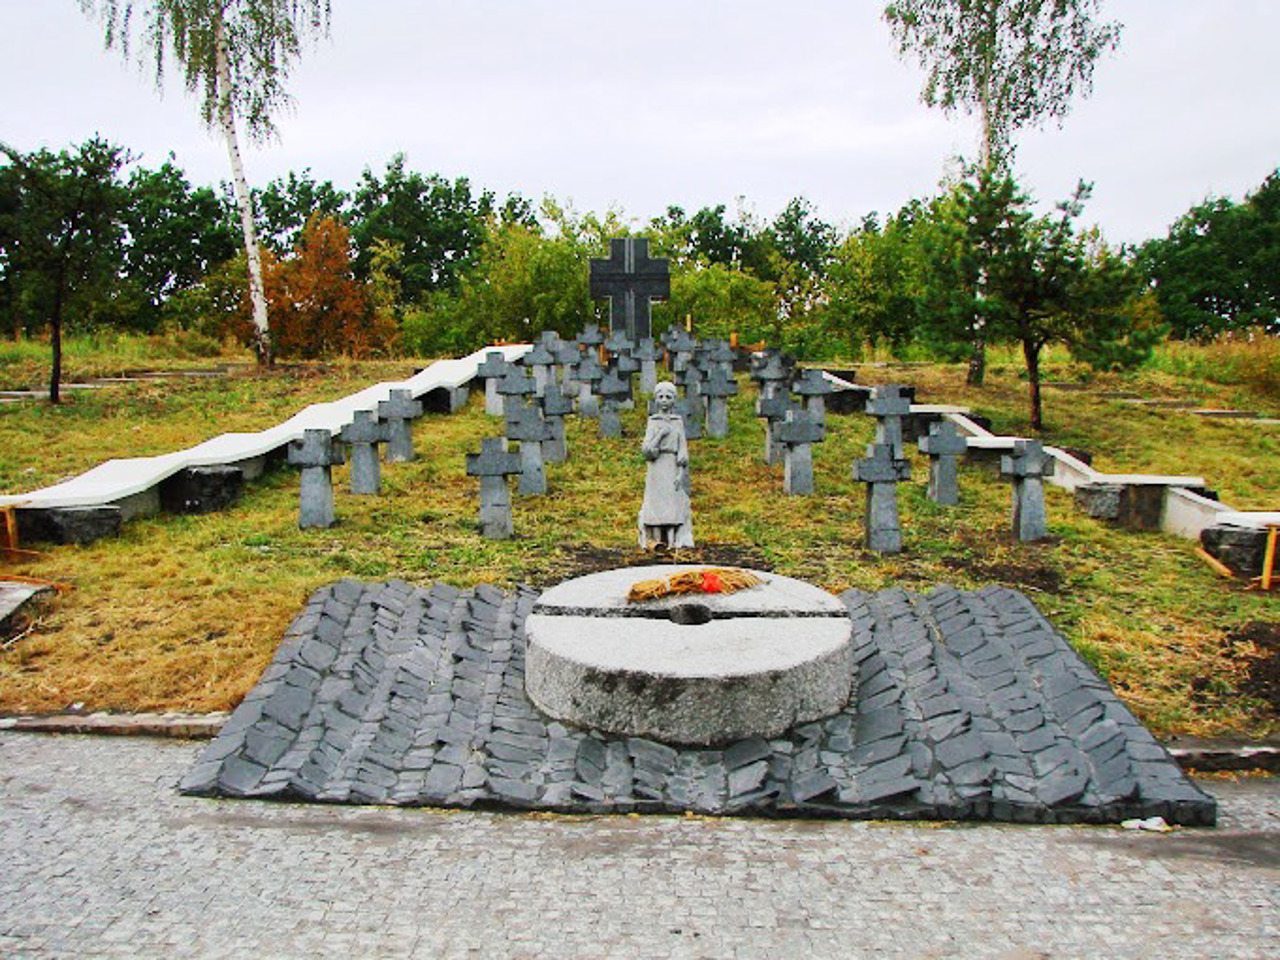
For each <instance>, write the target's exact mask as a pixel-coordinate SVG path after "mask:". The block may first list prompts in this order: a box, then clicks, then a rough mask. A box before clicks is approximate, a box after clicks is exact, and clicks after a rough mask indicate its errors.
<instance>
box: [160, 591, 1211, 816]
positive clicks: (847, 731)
mask: <svg viewBox="0 0 1280 960" xmlns="http://www.w3.org/2000/svg"><path fill="white" fill-rule="evenodd" d="M537 597H538V594H537V592H536V591H534V590H532V589H529V588H523V587H522V588H518V589H515V590H512V591H509V592H504V591H502V590H499V589H497V588H495V587H492V586H488V585H481V586H478V587H476V588H475V589H472V590H465V591H464V590H458V589H456V588H454V587H450V586H445V585H440V584H437V585H435V586H432V587H430V588H429V589H424V588H421V587H415V586H412V585H410V584H407V583H404V582H400V581H390V582H387V583H380V584H361V583H356V582H354V581H348V580H344V581H340V582H338V583H335V584H333V585H331V586H329V587H324V588H322V589H320V590H318V591H317V592H316V593H315V594H314V595H313V596H312V597H311V599H310V600H309V601H308V602H307V604H306V606H305V607H304V609H303V611H302V612H301V613H300V614H299V616H298V617H297V618H296V619H295V620H294V622H293V624H292V625H291V626H290V627H289V629H288V631H287V633H286V636H285V638H284V641H283V642H282V643H281V645H280V648H279V649H278V650H277V652H276V655H275V658H274V659H273V661H272V663H271V664H270V665H269V666H268V668H267V670H266V671H265V672H264V673H263V676H262V679H261V680H260V681H259V683H258V685H257V687H255V688H254V690H253V691H251V693H250V694H249V696H248V697H246V699H245V700H244V702H243V703H242V704H241V705H240V706H239V707H238V708H237V710H236V711H235V713H234V714H233V715H232V717H231V719H230V720H229V721H228V722H227V724H226V725H225V726H224V727H223V729H222V732H221V733H220V735H219V736H218V737H217V739H215V740H214V741H213V742H212V743H211V744H210V745H209V746H208V747H207V748H206V749H205V751H204V752H203V753H202V755H201V756H200V758H199V760H198V762H197V763H196V764H195V766H194V767H193V768H192V769H191V770H190V771H189V772H188V773H187V775H186V776H185V778H184V779H183V781H182V785H181V789H182V791H183V792H185V793H189V794H198V795H209V796H229V797H272V798H278V799H301V800H314V801H329V802H338V803H378V804H399V805H435V806H454V807H470V806H498V807H505V808H515V809H541V810H560V811H581V812H632V811H636V812H644V811H651V812H680V811H693V812H699V813H710V814H751V815H775V816H805V817H845V818H875V819H930V818H934V819H985V820H998V821H1013V822H1036V823H1069V822H1094V823H1103V822H1115V821H1119V820H1123V819H1126V818H1130V817H1150V816H1163V817H1164V818H1165V819H1166V820H1167V821H1169V822H1171V823H1180V824H1199V825H1207V824H1212V823H1213V822H1214V821H1215V818H1216V810H1217V806H1216V803H1215V801H1214V800H1213V798H1211V797H1210V796H1208V795H1207V794H1205V793H1204V792H1203V791H1201V790H1200V789H1199V788H1198V787H1196V786H1195V785H1194V784H1193V783H1191V781H1189V780H1188V779H1187V778H1186V777H1185V776H1184V774H1183V773H1182V771H1181V769H1180V768H1179V767H1178V766H1177V764H1176V763H1174V761H1173V760H1172V759H1171V758H1170V757H1169V755H1168V753H1167V752H1166V751H1165V750H1164V748H1163V747H1162V746H1160V744H1158V743H1157V742H1156V741H1155V740H1154V738H1153V737H1152V736H1151V735H1150V733H1149V732H1148V731H1147V730H1146V729H1145V728H1144V727H1142V725H1141V724H1139V723H1138V721H1137V720H1136V719H1135V718H1134V717H1133V716H1132V714H1130V713H1129V711H1128V710H1127V709H1126V708H1125V707H1124V705H1123V704H1122V703H1121V702H1120V701H1119V699H1117V698H1116V696H1115V695H1114V694H1113V693H1112V692H1111V690H1110V689H1109V688H1108V687H1107V685H1106V683H1104V682H1103V681H1102V680H1101V679H1100V678H1099V677H1098V676H1097V675H1096V674H1095V673H1094V672H1093V671H1092V670H1091V669H1090V668H1089V667H1088V666H1087V665H1086V664H1085V663H1084V662H1083V661H1082V660H1081V659H1080V658H1079V657H1078V656H1077V655H1076V654H1075V653H1074V652H1073V651H1072V650H1071V649H1070V647H1069V646H1068V645H1067V643H1066V641H1065V640H1064V639H1063V638H1062V636H1061V635H1060V634H1058V633H1057V632H1056V631H1055V630H1054V629H1053V627H1052V626H1051V625H1050V624H1049V622H1048V621H1047V620H1046V619H1045V618H1044V617H1043V616H1042V615H1041V614H1040V613H1039V611H1037V609H1036V608H1035V606H1034V605H1033V604H1032V603H1031V602H1030V601H1029V600H1028V599H1027V598H1026V597H1025V596H1023V595H1022V594H1021V593H1019V592H1017V591H1015V590H1011V589H1008V588H1002V587H1001V588H996V587H992V588H987V589H983V590H979V591H974V592H965V591H959V590H955V589H953V588H950V587H939V588H937V589H935V590H933V591H931V592H929V593H928V594H913V593H908V592H905V591H903V590H899V589H894V590H887V591H882V592H880V593H875V594H868V593H862V592H858V591H849V592H847V593H845V594H844V595H842V597H841V600H842V601H843V602H844V604H845V606H846V607H847V608H848V610H849V615H850V617H851V618H852V620H853V627H854V629H853V645H854V663H855V665H854V669H855V670H856V671H857V674H858V676H857V681H858V682H857V696H856V698H855V699H854V700H853V701H852V702H851V703H850V705H849V706H848V707H847V708H846V709H845V710H844V711H843V712H841V713H839V714H836V715H835V716H832V717H828V718H826V719H824V720H821V721H816V722H813V723H807V724H803V725H801V726H798V727H796V728H794V729H793V730H791V731H789V733H788V734H787V735H785V736H783V737H778V738H773V739H767V740H766V739H763V738H751V739H746V740H741V741H739V742H736V743H733V744H730V745H728V746H726V747H724V748H722V749H708V748H693V747H686V748H678V747H672V746H669V745H666V744H663V743H658V742H655V741H652V740H646V739H641V738H634V737H633V738H620V737H607V736H604V735H601V734H599V733H597V732H592V731H584V730H579V729H571V728H569V727H567V726H565V725H563V724H560V723H558V722H555V721H549V720H547V719H546V718H544V717H542V716H541V715H540V714H539V713H538V712H537V711H536V710H535V709H534V707H533V706H532V705H531V704H530V703H529V701H528V699H527V698H526V696H525V693H524V652H525V639H524V631H523V625H524V620H525V617H526V616H527V615H528V613H529V612H530V610H531V608H532V606H533V604H534V602H535V600H536V599H537Z"/></svg>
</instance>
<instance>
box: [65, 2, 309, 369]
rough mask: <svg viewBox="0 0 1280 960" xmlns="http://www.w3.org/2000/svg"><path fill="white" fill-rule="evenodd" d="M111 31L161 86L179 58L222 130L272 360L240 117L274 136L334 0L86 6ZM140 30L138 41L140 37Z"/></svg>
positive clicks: (258, 136)
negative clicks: (138, 52)
mask: <svg viewBox="0 0 1280 960" xmlns="http://www.w3.org/2000/svg"><path fill="white" fill-rule="evenodd" d="M79 3H80V7H81V9H82V10H84V11H85V13H87V14H89V15H91V16H99V17H101V19H102V21H103V23H104V24H105V26H106V45H107V47H108V48H112V47H118V48H119V49H120V50H121V51H122V52H123V54H124V55H125V57H126V58H127V57H129V55H130V48H131V46H132V45H133V44H134V43H135V41H136V40H141V42H142V43H143V45H144V46H145V47H146V50H145V51H144V52H143V53H142V57H143V58H144V59H146V60H149V61H151V62H152V63H154V65H155V70H156V82H157V84H159V83H160V82H161V81H162V79H163V75H164V68H165V65H166V62H167V61H168V60H169V59H170V58H172V59H174V60H176V61H177V62H178V64H179V66H180V67H181V69H182V73H183V79H184V81H185V82H186V86H187V89H188V90H189V91H191V92H193V93H195V94H197V96H199V98H200V113H201V116H202V117H203V119H204V121H205V123H207V124H208V125H209V126H210V127H211V128H217V129H218V130H220V131H221V133H222V136H223V137H224V139H225V140H226V145H227V152H228V154H229V156H230V159H231V174H232V182H233V184H234V185H235V194H236V202H237V205H238V206H239V210H240V223H241V228H242V230H243V233H244V247H245V256H246V258H247V262H248V277H249V295H250V299H251V301H252V303H253V324H254V330H255V339H254V343H255V349H256V351H257V354H258V358H259V360H260V361H261V362H263V363H270V361H271V337H270V334H269V323H268V319H267V300H266V294H265V293H264V291H263V283H262V265H261V260H260V254H259V250H258V241H257V235H256V231H255V227H254V216H253V203H252V198H251V196H250V194H249V186H248V182H247V180H246V178H245V172H244V163H243V162H242V160H241V158H240V144H239V139H238V137H237V133H236V121H237V117H238V118H239V119H240V120H241V121H243V122H244V124H245V127H246V129H247V131H248V133H249V136H250V138H251V139H254V140H263V139H266V138H267V137H269V136H270V135H271V134H272V133H273V132H274V125H273V123H272V117H273V116H274V114H275V113H276V112H277V111H278V110H279V109H280V107H281V106H282V105H283V104H284V103H285V102H286V101H287V99H288V94H287V93H286V91H285V80H286V79H287V77H288V75H289V70H290V69H291V68H292V67H293V64H294V63H295V62H296V60H297V59H298V57H299V55H300V54H301V49H302V39H303V38H304V37H305V36H307V35H315V34H323V33H327V31H328V25H329V0H79ZM135 31H136V34H135Z"/></svg>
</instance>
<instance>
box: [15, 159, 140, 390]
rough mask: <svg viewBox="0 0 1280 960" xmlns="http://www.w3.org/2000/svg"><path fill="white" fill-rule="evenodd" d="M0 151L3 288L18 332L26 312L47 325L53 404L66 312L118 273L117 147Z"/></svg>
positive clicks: (120, 163) (85, 303)
mask: <svg viewBox="0 0 1280 960" xmlns="http://www.w3.org/2000/svg"><path fill="white" fill-rule="evenodd" d="M0 152H2V153H3V154H4V155H5V156H6V157H7V158H8V161H9V163H8V164H7V165H6V166H4V167H0V287H2V288H3V289H4V290H5V294H4V299H5V300H6V301H7V302H8V304H9V307H10V310H11V311H12V312H11V317H10V323H11V324H12V325H13V329H14V330H19V329H22V327H23V326H24V325H26V323H28V322H29V319H28V318H34V319H35V322H36V323H42V322H46V321H47V323H48V325H49V339H50V344H51V347H52V362H51V363H50V371H49V402H50V403H55V404H56V403H59V402H60V401H61V384H62V330H63V324H64V320H65V319H66V317H67V314H68V312H69V310H71V309H73V308H80V309H81V310H84V309H86V308H87V306H88V301H89V300H90V297H91V294H93V293H94V292H97V291H102V290H103V289H104V287H106V286H109V285H110V284H111V282H112V281H113V280H114V279H115V277H116V275H117V272H118V270H119V266H120V257H121V250H120V237H121V229H120V221H119V216H118V214H119V211H120V208H121V206H122V204H123V202H124V189H123V188H122V186H121V185H120V182H119V172H120V168H121V167H122V166H123V165H124V164H126V163H128V162H129V159H130V158H129V156H128V154H127V153H126V152H125V151H124V150H123V149H122V148H120V147H115V146H112V145H111V144H108V143H106V142H105V141H102V140H99V139H97V138H94V139H92V140H88V141H86V142H85V143H84V144H82V145H81V146H79V147H77V148H76V149H75V150H70V151H68V150H63V151H61V152H60V153H57V154H54V153H50V152H49V151H48V150H38V151H35V152H33V153H30V154H23V153H21V152H20V151H18V150H16V149H14V148H13V147H11V146H9V145H7V144H0Z"/></svg>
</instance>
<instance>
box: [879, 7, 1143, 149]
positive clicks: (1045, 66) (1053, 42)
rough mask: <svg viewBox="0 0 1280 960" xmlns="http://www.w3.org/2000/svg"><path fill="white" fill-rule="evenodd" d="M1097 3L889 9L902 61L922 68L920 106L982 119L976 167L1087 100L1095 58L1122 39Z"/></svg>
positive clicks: (886, 13)
mask: <svg viewBox="0 0 1280 960" xmlns="http://www.w3.org/2000/svg"><path fill="white" fill-rule="evenodd" d="M1100 8H1101V0H894V2H891V3H888V4H886V5H885V8H884V19H885V20H886V21H887V22H888V23H889V26H890V28H891V29H892V31H893V37H894V40H895V41H897V44H898V53H899V55H900V56H904V57H906V56H910V57H914V58H915V59H917V60H919V61H920V64H921V66H923V67H924V69H925V72H926V75H925V84H924V89H923V90H922V91H921V94H920V97H921V99H922V100H923V101H924V102H925V103H926V104H928V105H929V106H931V107H932V106H939V107H942V108H943V109H944V110H947V111H951V110H955V109H956V108H957V107H959V108H961V109H963V110H964V111H965V112H966V113H977V114H978V122H979V129H980V142H979V158H978V163H979V165H980V166H987V165H988V164H990V163H1000V162H1002V161H1003V160H1005V159H1007V152H1008V149H1009V148H1010V146H1011V145H1012V139H1013V134H1014V132H1015V131H1017V130H1018V129H1020V128H1022V127H1024V126H1027V125H1033V126H1034V125H1038V124H1041V123H1043V122H1044V121H1045V120H1047V119H1050V118H1052V119H1056V120H1058V121H1061V120H1062V119H1063V118H1064V117H1065V116H1066V115H1067V111H1068V110H1069V109H1070V106H1071V99H1072V97H1073V96H1074V95H1075V94H1076V93H1077V92H1081V93H1084V94H1086V95H1087V94H1088V93H1089V90H1090V87H1091V84H1092V80H1093V67H1094V64H1095V63H1096V62H1097V60H1098V58H1099V57H1100V56H1102V54H1103V53H1105V52H1106V51H1108V50H1111V49H1114V48H1115V47H1116V45H1117V44H1118V43H1119V42H1120V30H1121V26H1120V24H1119V23H1115V22H1112V23H1102V22H1099V21H1098V20H1097V19H1096V17H1097V14H1098V11H1099V9H1100Z"/></svg>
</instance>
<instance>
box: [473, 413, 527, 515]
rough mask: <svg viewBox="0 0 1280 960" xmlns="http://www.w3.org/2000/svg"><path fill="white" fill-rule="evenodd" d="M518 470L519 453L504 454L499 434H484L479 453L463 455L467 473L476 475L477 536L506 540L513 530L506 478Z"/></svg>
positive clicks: (504, 449)
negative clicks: (477, 504)
mask: <svg viewBox="0 0 1280 960" xmlns="http://www.w3.org/2000/svg"><path fill="white" fill-rule="evenodd" d="M519 472H520V455H519V454H516V453H508V452H507V449H506V441H505V440H503V439H502V438H501V437H484V438H483V439H481V441H480V452H479V453H468V454H467V476H469V477H479V478H480V536H482V537H484V538H486V539H488V540H507V539H510V537H511V535H512V533H513V532H514V525H513V524H512V521H511V491H510V490H508V489H507V477H508V476H509V475H510V474H513V473H519Z"/></svg>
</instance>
